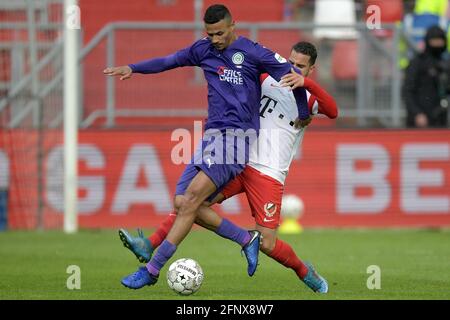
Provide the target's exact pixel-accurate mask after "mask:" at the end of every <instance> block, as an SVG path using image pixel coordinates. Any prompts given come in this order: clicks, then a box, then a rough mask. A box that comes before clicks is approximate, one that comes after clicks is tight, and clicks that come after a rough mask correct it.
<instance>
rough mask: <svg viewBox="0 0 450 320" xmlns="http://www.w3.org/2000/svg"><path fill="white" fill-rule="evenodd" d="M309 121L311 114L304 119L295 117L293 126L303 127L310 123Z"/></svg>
mask: <svg viewBox="0 0 450 320" xmlns="http://www.w3.org/2000/svg"><path fill="white" fill-rule="evenodd" d="M311 121H312V117H311V116H309V118H308V119H305V120H301V119H299V118H297V119H296V120H295V122H294V127H295V129H300V128H304V127H306V126H308V125H309V124H310V123H311Z"/></svg>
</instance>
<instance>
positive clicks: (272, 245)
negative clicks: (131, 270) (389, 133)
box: [119, 42, 337, 293]
mask: <svg viewBox="0 0 450 320" xmlns="http://www.w3.org/2000/svg"><path fill="white" fill-rule="evenodd" d="M316 58H317V51H316V48H315V47H314V45H313V44H311V43H309V42H299V43H297V44H295V45H294V46H293V47H292V50H291V54H290V57H289V60H290V62H291V64H292V65H294V66H296V67H297V68H298V69H300V70H301V72H302V75H300V74H298V73H296V72H295V71H294V70H292V72H291V73H290V74H287V75H285V76H284V77H282V79H281V81H280V82H277V81H276V80H275V79H273V78H272V77H270V76H269V75H268V74H263V75H262V76H261V86H262V95H261V107H260V133H259V137H258V139H257V141H256V142H255V143H253V145H252V146H251V151H250V161H249V163H248V164H247V166H246V168H245V169H244V171H243V172H242V173H241V174H239V175H238V176H237V177H236V178H234V179H233V180H232V181H231V182H229V183H228V184H227V185H226V186H225V188H224V189H223V190H222V191H221V193H219V194H218V195H217V196H216V197H215V198H214V199H213V200H212V202H211V204H214V203H220V202H222V201H223V200H225V199H227V198H230V197H232V196H234V195H236V194H239V193H242V192H245V194H246V196H247V199H248V202H249V205H250V208H251V212H252V215H253V216H254V218H255V221H256V229H257V230H258V231H260V232H261V234H262V244H261V247H260V249H261V251H262V252H264V253H265V254H266V255H268V256H269V257H271V258H273V259H274V260H276V261H278V262H279V263H280V264H282V265H284V266H285V267H287V268H291V269H293V270H294V271H295V273H296V274H297V276H298V277H299V278H300V279H301V280H302V281H303V282H304V283H305V284H306V285H307V286H308V287H309V288H311V289H312V290H313V291H315V292H319V293H326V292H328V284H327V282H326V280H325V279H324V278H323V277H321V276H320V275H319V274H318V273H317V272H316V271H315V270H314V268H313V266H312V265H311V264H309V263H308V262H306V263H304V262H303V261H302V260H300V259H299V258H298V257H297V255H296V254H295V252H294V250H293V249H292V247H291V246H290V245H289V244H288V243H286V242H284V241H282V240H280V239H278V238H277V228H278V226H279V223H280V209H281V199H282V195H283V190H284V183H285V179H286V177H287V174H288V170H289V166H290V164H291V162H292V159H293V157H294V155H295V152H296V150H297V149H298V147H299V145H300V143H301V142H302V139H303V135H304V132H305V128H297V127H298V126H296V123H295V119H297V117H298V113H297V108H296V107H295V106H296V105H295V98H294V96H293V94H292V89H293V88H294V87H304V88H305V89H306V90H307V95H308V107H309V109H310V113H311V114H313V115H314V114H318V113H320V114H325V115H326V116H328V117H329V118H336V117H337V106H336V102H335V100H334V99H333V97H332V96H330V95H329V94H328V93H327V92H326V91H325V90H324V89H322V88H321V87H320V86H319V85H318V84H317V83H316V82H314V81H313V80H311V79H308V78H307V76H308V75H310V74H311V72H312V71H313V70H314V68H315V61H316ZM174 220H175V214H170V215H169V216H168V217H167V218H166V220H165V221H164V222H163V223H162V224H161V225H160V227H159V228H158V230H157V231H156V232H155V233H154V234H152V235H151V236H150V237H149V238H144V236H143V235H142V232H139V237H132V236H131V235H130V234H129V233H128V232H127V231H125V230H123V229H121V230H120V231H119V235H120V238H121V240H122V242H123V243H124V245H125V246H126V247H127V248H129V249H130V250H132V251H133V253H134V254H135V255H136V256H137V257H138V259H139V260H140V261H141V262H143V261H148V260H149V259H150V257H151V255H152V253H153V250H154V249H155V248H156V247H158V246H159V244H160V243H161V242H162V241H163V240H164V238H165V237H166V235H167V232H168V230H170V227H171V226H172V224H173V222H174ZM196 223H197V224H199V225H202V226H204V227H205V228H208V229H210V230H212V231H215V232H217V230H218V228H219V227H226V226H227V225H228V224H232V222H230V221H229V220H227V219H225V218H222V217H220V216H219V215H218V214H217V213H215V212H214V211H213V210H212V209H211V208H210V207H208V206H201V208H200V209H199V212H198V216H197V220H196ZM238 237H239V235H238V234H236V235H235V236H230V238H229V239H230V240H233V241H235V242H237V243H239V239H238Z"/></svg>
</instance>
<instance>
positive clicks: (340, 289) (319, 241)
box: [0, 230, 450, 300]
mask: <svg viewBox="0 0 450 320" xmlns="http://www.w3.org/2000/svg"><path fill="white" fill-rule="evenodd" d="M148 231H149V230H147V232H148ZM281 238H282V239H283V240H286V241H287V242H289V243H290V244H291V245H292V247H293V248H294V250H295V251H296V252H297V253H298V254H299V256H300V257H301V258H302V259H304V260H308V261H311V262H313V263H314V264H315V265H316V267H317V269H318V271H319V272H320V273H321V274H322V275H323V276H324V277H325V278H326V279H327V280H328V282H329V286H330V292H329V294H327V295H318V294H315V293H313V292H312V291H310V290H309V289H308V288H307V287H306V286H305V285H304V284H303V283H302V282H300V281H299V280H298V279H297V277H296V275H295V273H294V272H293V271H292V270H287V269H285V268H284V267H283V266H281V265H279V264H278V263H276V262H275V261H274V260H272V259H270V258H268V257H266V256H265V255H264V254H261V256H260V265H259V267H258V270H257V272H256V274H255V276H254V277H252V278H250V277H248V276H247V272H246V260H245V258H244V257H241V255H240V250H239V247H238V246H237V245H236V244H234V243H232V242H230V241H227V240H225V239H222V238H220V237H218V236H216V235H214V234H213V233H210V232H208V231H204V230H196V231H194V232H192V233H191V234H190V235H189V236H188V237H187V238H186V240H185V241H184V242H183V243H182V245H181V246H180V247H179V249H178V251H177V252H176V254H175V256H174V257H173V258H172V260H171V261H173V260H176V259H178V258H182V257H191V258H193V259H195V260H197V261H198V262H199V263H200V265H201V266H202V267H203V270H204V272H205V281H204V283H203V285H202V287H201V288H200V290H199V291H198V292H197V293H196V294H194V295H192V296H189V297H181V296H178V295H176V294H175V293H174V292H172V291H171V290H170V289H169V288H168V286H167V283H166V279H165V276H166V270H167V267H166V268H165V269H163V271H162V274H161V278H160V280H159V282H158V283H157V284H156V285H155V286H153V287H145V288H143V289H140V290H129V289H127V288H124V287H122V285H121V284H120V279H121V278H122V277H123V276H124V275H126V274H128V273H131V272H134V271H135V270H136V269H137V266H138V265H139V263H138V261H137V260H136V259H135V257H134V255H133V254H132V253H131V252H129V251H128V250H127V249H125V248H124V247H123V246H122V244H121V242H120V241H119V238H118V236H117V233H116V231H110V230H102V231H86V230H84V231H81V232H79V233H78V234H76V235H65V234H63V233H62V232H56V231H47V232H23V231H20V232H19V231H9V232H4V233H0V300H3V299H183V300H184V299H187V300H190V299H225V300H226V299H238V300H240V299H251V300H253V299H255V300H257V299H258V300H259V299H270V300H290V299H295V300H307V299H450V231H449V230H441V231H439V230H307V231H305V232H304V233H302V234H301V235H296V236H282V237H281ZM69 265H78V266H79V267H80V268H81V289H80V290H69V289H67V287H66V281H67V278H68V277H69V276H70V275H69V274H67V273H66V269H67V267H68V266H69ZM370 265H378V266H379V267H380V268H381V289H379V290H376V289H375V290H369V289H368V288H367V286H366V282H367V278H368V277H369V276H370V274H367V267H368V266H370Z"/></svg>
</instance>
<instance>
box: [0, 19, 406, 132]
mask: <svg viewBox="0 0 450 320" xmlns="http://www.w3.org/2000/svg"><path fill="white" fill-rule="evenodd" d="M13 27H14V28H15V27H19V26H17V25H11V24H9V25H7V24H5V23H2V24H0V29H1V28H13ZM21 27H24V26H23V25H22V26H21ZM27 28H28V29H29V33H30V34H33V33H34V34H36V32H38V30H39V28H44V29H45V28H51V29H52V30H61V24H59V25H57V24H55V23H45V22H42V21H41V22H39V23H28V24H27ZM30 28H31V29H30ZM32 28H36V29H35V30H34V31H33V30H32ZM58 28H59V29H58ZM320 28H328V29H329V28H333V29H349V28H350V29H352V30H354V31H355V34H356V36H355V37H354V38H353V39H338V40H336V39H334V40H332V39H323V38H321V39H319V38H315V37H314V35H313V34H314V32H313V31H314V30H317V29H320ZM383 29H385V30H389V31H390V33H391V35H390V36H389V37H388V38H386V37H384V38H380V37H377V36H376V35H375V34H374V33H373V32H372V31H371V30H369V29H368V28H367V26H366V25H365V24H364V23H360V24H356V25H349V26H343V25H336V26H330V25H327V26H317V25H314V24H312V23H239V25H238V33H241V34H243V35H246V36H248V37H249V38H251V39H252V40H254V41H258V42H260V43H262V44H263V45H265V46H267V47H269V48H271V49H274V50H275V51H279V52H282V53H283V54H284V55H288V54H289V51H290V47H291V46H292V44H294V42H296V41H299V40H302V39H303V40H308V41H311V42H313V43H314V44H315V45H316V46H317V48H318V51H319V58H318V68H317V70H318V75H317V76H316V80H318V82H319V83H321V84H322V85H323V86H324V87H325V88H326V89H327V90H328V91H329V92H330V93H331V94H332V95H333V96H334V97H335V98H336V100H337V102H338V105H339V108H340V117H339V118H340V119H339V122H338V126H343V127H353V126H358V127H401V126H402V124H403V118H404V116H405V112H404V108H403V106H402V101H401V97H400V92H401V82H402V74H401V70H400V69H399V67H398V66H399V50H398V48H399V42H400V39H401V34H402V30H401V28H400V27H399V26H396V25H383ZM202 32H203V25H201V24H196V23H171V22H165V23H151V22H149V23H142V22H139V23H136V22H115V23H111V24H108V25H106V26H105V27H104V28H103V29H102V30H101V31H100V32H98V33H97V34H96V35H95V36H94V37H93V38H92V39H90V40H89V42H88V43H87V44H86V45H85V46H84V47H83V49H82V50H81V52H80V58H79V59H80V71H82V72H83V77H81V79H82V85H81V86H80V87H81V88H82V90H81V92H80V93H79V94H80V95H81V96H82V97H81V99H80V101H83V103H82V106H80V115H81V117H82V121H81V122H80V123H81V127H82V128H88V127H91V126H93V125H96V124H99V123H100V124H101V126H104V127H114V126H116V125H117V118H118V117H120V118H127V117H129V118H136V117H141V118H142V117H145V118H152V117H160V118H161V117H163V118H167V117H183V116H186V117H192V116H197V117H198V116H206V101H204V100H198V101H197V100H195V99H193V100H192V101H191V102H190V103H187V104H186V103H183V101H187V100H189V99H185V98H183V99H178V100H173V99H174V97H173V94H170V90H169V89H168V88H166V87H170V85H171V83H172V81H173V80H177V77H178V75H177V74H170V76H168V77H167V78H158V81H160V82H159V84H158V86H156V87H158V89H157V90H156V91H152V90H151V89H149V88H151V87H153V86H152V85H149V86H148V87H142V86H139V85H138V86H133V87H134V88H132V87H130V86H129V85H128V87H127V90H125V91H123V85H122V84H120V87H118V84H117V80H116V79H112V78H110V77H104V76H103V75H102V74H101V70H102V69H103V67H105V66H113V65H118V64H126V63H131V62H135V61H136V59H137V60H139V59H142V58H143V57H146V58H151V57H154V56H155V55H164V54H169V53H172V52H173V51H175V50H176V49H177V48H181V45H180V46H179V47H176V46H174V45H175V44H178V43H182V44H186V46H187V45H188V44H189V43H192V42H193V41H194V40H195V39H196V38H198V36H199V34H202ZM179 38H182V41H180V39H179ZM175 39H176V41H174V40H175ZM80 41H81V39H80ZM142 42H145V43H153V46H147V47H146V46H142V45H140V43H142ZM168 42H170V43H171V44H168ZM346 45H347V46H346ZM43 46H45V47H46V48H45V50H44V49H42V50H43V51H42V52H41V54H39V57H35V58H34V59H35V60H34V62H33V61H31V60H33V58H32V57H33V55H34V54H33V52H35V51H36V50H37V48H41V47H43ZM155 46H158V49H157V50H153V49H154V48H155ZM2 48H3V49H7V50H11V52H14V54H13V55H12V57H13V61H12V68H13V69H14V71H13V74H14V73H17V72H18V71H17V70H23V69H24V66H25V65H26V64H27V63H28V61H24V60H23V59H19V58H17V57H19V56H21V57H23V56H24V54H23V52H24V51H26V52H29V53H30V59H31V60H30V62H32V63H31V65H32V66H35V67H33V68H31V69H30V70H29V72H28V74H27V75H25V76H12V77H11V79H10V83H9V84H6V83H3V86H4V87H8V89H9V90H7V94H6V95H5V96H3V97H2V99H0V114H2V115H3V117H2V118H3V119H5V111H6V110H7V109H8V108H9V111H10V112H7V113H6V114H7V118H8V121H2V125H3V126H5V125H6V126H7V127H18V126H20V125H22V124H23V122H24V121H25V119H27V117H28V116H29V115H31V114H35V116H34V119H35V120H34V121H32V124H33V126H37V125H38V122H39V117H40V116H39V114H41V113H40V112H38V111H36V110H38V109H41V110H42V111H43V112H44V114H46V115H44V117H43V118H41V121H43V122H44V125H45V126H47V127H53V128H56V127H59V126H60V125H61V123H62V104H60V102H61V99H59V100H55V99H47V98H48V96H49V95H52V96H55V94H56V93H57V92H59V93H60V92H61V82H62V79H63V74H62V68H61V67H60V66H61V65H60V62H61V55H62V42H61V39H60V38H56V37H55V39H54V41H53V42H52V43H51V45H50V44H49V43H46V44H45V45H44V44H43V43H42V41H38V40H36V39H33V37H31V36H30V37H29V46H25V45H24V44H23V43H21V44H19V43H11V44H10V46H9V47H6V44H3V45H2ZM339 48H341V49H339ZM19 50H23V51H22V53H21V54H17V53H18V52H19ZM339 52H340V54H339ZM118 56H119V57H118ZM50 69H51V70H52V71H51V73H49V71H48V70H50ZM345 69H349V70H354V73H353V74H352V73H351V72H350V74H347V75H345V72H344V75H343V76H342V72H340V71H339V70H345ZM43 71H46V72H47V77H46V78H47V80H46V81H45V82H42V81H41V80H39V79H41V78H42V76H39V74H40V73H42V72H43ZM347 73H348V72H347ZM151 77H152V76H150V78H151ZM18 79H19V80H18ZM94 79H95V83H94V84H92V83H91V82H90V81H94ZM201 79H202V75H201V70H197V71H195V72H194V71H192V73H191V74H188V75H187V76H185V77H184V78H183V80H180V81H178V82H177V83H178V84H179V85H180V86H183V87H189V86H191V85H192V83H196V84H197V86H196V87H193V92H192V95H198V93H199V92H202V93H205V91H201V90H204V87H205V86H204V83H203V82H202V80H201ZM143 81H144V83H149V84H151V81H152V80H148V79H145V80H143ZM145 81H150V82H145ZM136 83H137V82H134V84H136ZM164 83H165V84H166V87H164ZM161 88H162V89H161ZM202 88H203V89H202ZM121 90H122V91H121ZM138 90H140V91H141V92H137V91H138ZM199 90H200V91H199ZM24 92H26V94H24ZM162 94H165V95H166V98H164V97H160V98H159V99H154V96H155V95H158V96H160V95H162ZM185 94H186V95H189V92H186V93H185ZM24 96H26V97H28V98H32V97H35V98H36V99H31V100H34V101H39V103H26V104H25V105H24V103H23V97H24ZM127 96H129V98H127ZM137 96H140V98H139V99H138V100H136V98H135V97H137ZM203 96H206V95H203ZM180 97H183V95H180ZM161 99H162V100H161ZM164 99H166V100H164ZM48 100H51V105H50V104H49V101H48ZM20 101H22V102H20ZM56 101H59V102H56ZM158 101H159V103H160V104H158ZM161 101H162V102H161ZM133 102H135V103H133ZM147 102H148V103H147ZM17 105H20V107H17ZM45 110H47V112H45Z"/></svg>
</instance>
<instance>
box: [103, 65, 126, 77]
mask: <svg viewBox="0 0 450 320" xmlns="http://www.w3.org/2000/svg"><path fill="white" fill-rule="evenodd" d="M103 73H104V74H105V75H107V76H120V80H126V79H129V78H131V76H132V74H133V70H131V68H130V67H129V66H120V67H110V68H106V69H105V70H103Z"/></svg>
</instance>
